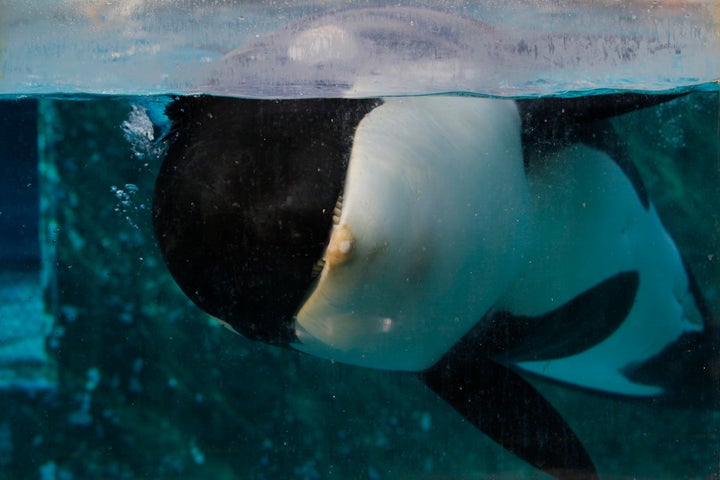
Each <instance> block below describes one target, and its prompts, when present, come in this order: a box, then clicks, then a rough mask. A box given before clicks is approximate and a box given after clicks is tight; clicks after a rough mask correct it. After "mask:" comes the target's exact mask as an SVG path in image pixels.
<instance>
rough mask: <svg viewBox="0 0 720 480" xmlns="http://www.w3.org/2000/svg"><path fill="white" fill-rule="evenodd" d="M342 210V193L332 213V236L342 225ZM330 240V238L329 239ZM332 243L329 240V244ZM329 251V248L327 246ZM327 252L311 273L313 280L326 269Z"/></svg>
mask: <svg viewBox="0 0 720 480" xmlns="http://www.w3.org/2000/svg"><path fill="white" fill-rule="evenodd" d="M342 208H343V194H342V192H341V193H340V195H338V198H337V201H336V202H335V206H334V207H333V213H332V223H333V224H332V227H331V229H330V235H332V229H334V228H335V227H336V226H337V225H339V224H340V215H342ZM328 238H329V237H328ZM329 242H330V241H329V240H328V243H329ZM326 249H327V246H326ZM325 262H326V260H325V252H323V256H322V257H320V258H319V259H318V260H317V261H316V262H315V265H313V268H312V272H311V278H313V279H315V278H317V277H318V276H320V273H322V270H323V268H324V267H325Z"/></svg>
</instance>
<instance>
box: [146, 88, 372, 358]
mask: <svg viewBox="0 0 720 480" xmlns="http://www.w3.org/2000/svg"><path fill="white" fill-rule="evenodd" d="M379 103H380V102H379V101H378V100H344V99H332V100H292V101H290V100H287V101H271V100H244V99H231V98H219V97H208V96H200V97H183V98H179V99H177V100H176V101H175V102H173V103H172V104H171V105H169V106H168V109H167V114H168V116H169V118H170V120H171V121H172V122H173V125H172V129H171V131H170V133H169V134H168V137H167V141H168V142H169V147H168V150H167V155H166V158H165V161H164V162H163V165H162V167H161V169H160V173H159V175H158V178H157V181H156V184H155V194H154V198H153V224H154V228H155V235H156V237H157V239H158V243H159V245H160V249H161V250H162V254H163V257H164V259H165V262H166V263H167V265H168V267H169V269H170V272H171V273H172V275H173V277H174V278H175V280H176V281H177V283H178V284H179V285H180V287H181V288H182V290H183V291H184V292H185V294H186V295H187V296H188V297H190V299H192V300H193V302H195V303H196V304H197V305H198V306H200V307H201V308H202V309H203V310H205V311H206V312H208V313H210V314H211V315H213V316H215V317H217V318H220V319H222V320H224V321H226V322H228V323H229V324H230V325H232V326H233V327H234V328H235V329H236V330H237V331H238V332H240V333H241V334H243V335H245V336H247V337H249V338H252V339H256V340H261V341H265V342H268V343H274V344H287V343H289V342H292V341H293V340H294V338H295V334H294V320H293V318H292V317H293V315H294V313H295V311H296V309H297V308H298V305H299V304H300V302H301V300H302V298H303V296H304V295H305V294H306V292H307V290H308V288H309V287H310V285H311V283H312V270H313V265H314V264H315V262H316V261H317V260H318V259H319V258H320V257H321V256H322V253H323V251H324V249H325V246H326V243H327V239H328V236H329V233H330V229H331V226H332V212H333V207H334V205H335V202H336V200H337V198H338V195H339V194H340V192H341V191H342V189H343V184H344V181H345V174H346V170H347V165H348V161H349V154H350V147H351V146H352V137H353V135H354V132H355V128H356V127H357V124H358V123H359V122H360V120H361V119H362V118H363V117H364V116H365V115H366V114H367V113H368V112H369V111H370V110H372V109H373V108H374V107H375V106H377V105H379Z"/></svg>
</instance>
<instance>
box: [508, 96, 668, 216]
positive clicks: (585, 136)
mask: <svg viewBox="0 0 720 480" xmlns="http://www.w3.org/2000/svg"><path fill="white" fill-rule="evenodd" d="M680 96H681V94H670V95H647V94H638V93H619V94H611V95H598V96H585V97H576V98H558V97H547V98H539V99H532V100H517V105H518V110H519V112H520V118H521V120H522V141H523V152H524V156H525V161H526V162H527V161H538V160H537V159H538V158H542V157H544V156H545V155H547V154H548V153H549V152H552V151H554V150H557V149H559V148H562V147H565V146H568V145H570V144H572V143H577V142H581V143H585V144H587V145H588V146H590V147H593V148H597V149H598V150H602V151H604V152H606V153H608V154H609V155H610V157H611V158H612V159H613V160H614V161H615V162H616V163H617V164H618V166H619V167H620V169H621V170H622V171H623V173H624V174H625V175H626V176H627V177H628V179H629V180H630V182H631V183H632V185H633V188H634V189H635V192H636V193H637V196H638V198H639V199H640V202H641V203H642V205H643V207H644V208H645V210H648V209H649V208H650V198H649V196H648V192H647V190H646V189H645V185H644V184H643V182H642V179H641V178H640V173H639V172H638V170H637V168H636V167H635V165H634V164H633V163H632V161H631V160H630V158H629V155H628V153H627V151H626V148H625V145H624V144H623V142H622V141H621V139H620V137H619V136H618V134H617V132H616V131H615V129H614V127H613V126H612V124H611V123H610V121H609V120H610V119H611V118H612V117H616V116H618V115H622V114H624V113H629V112H633V111H635V110H640V109H643V108H648V107H653V106H656V105H659V104H661V103H665V102H668V101H670V100H673V99H675V98H678V97H680Z"/></svg>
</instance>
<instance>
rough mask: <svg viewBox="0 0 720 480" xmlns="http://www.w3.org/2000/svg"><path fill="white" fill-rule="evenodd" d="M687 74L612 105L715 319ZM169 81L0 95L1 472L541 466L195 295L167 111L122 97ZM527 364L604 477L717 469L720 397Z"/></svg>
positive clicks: (713, 189)
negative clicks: (206, 309) (252, 335)
mask: <svg viewBox="0 0 720 480" xmlns="http://www.w3.org/2000/svg"><path fill="white" fill-rule="evenodd" d="M590 93H592V94H598V93H610V92H608V91H602V92H600V91H594V92H583V93H582V94H583V95H588V94H590ZM686 93H688V94H687V95H685V96H682V97H680V98H678V99H675V100H673V101H671V102H668V103H665V104H662V105H660V106H657V107H653V108H650V109H646V110H642V111H638V112H634V113H630V114H626V115H623V116H621V117H617V118H616V119H614V120H613V122H614V124H615V127H616V128H617V130H618V131H619V132H621V133H622V135H623V136H624V138H625V140H626V142H627V145H628V148H629V151H630V153H631V156H632V159H633V162H635V163H636V165H637V166H638V168H639V170H640V172H641V175H642V177H643V181H644V182H645V184H646V186H647V187H648V190H649V191H650V196H651V198H652V201H653V203H654V204H655V206H656V208H657V210H658V212H659V214H660V217H661V218H662V220H663V223H664V224H665V226H666V228H667V230H668V231H669V232H670V234H671V235H672V237H673V239H674V240H675V242H676V243H677V245H678V247H679V249H680V251H681V252H682V254H683V256H684V257H685V259H686V260H687V262H688V264H689V267H690V269H691V270H692V271H693V273H694V274H695V276H696V278H697V280H698V283H699V286H700V290H701V291H702V293H703V295H704V296H705V298H706V300H707V302H708V306H709V308H710V311H711V314H712V315H711V317H712V319H713V321H714V322H716V325H717V326H720V251H719V250H720V97H719V94H718V90H717V84H706V85H703V86H702V87H698V88H688V89H686ZM577 95H578V93H577V92H575V93H570V92H569V93H568V94H567V96H577ZM166 100H167V98H166V97H122V96H114V97H102V96H99V97H98V96H73V97H70V98H68V97H63V96H52V97H32V98H27V97H26V98H23V99H22V100H20V99H15V98H9V97H6V98H4V99H3V100H1V101H0V121H2V122H3V124H2V125H3V127H4V130H3V132H5V135H4V136H2V137H0V141H2V149H0V152H2V153H0V169H2V170H1V172H2V173H1V174H0V177H2V178H3V179H4V182H5V183H4V187H3V190H2V193H3V195H1V196H0V202H1V203H0V212H2V214H1V215H0V232H3V237H2V243H0V248H1V250H0V262H1V263H0V265H2V271H0V281H2V282H3V284H0V292H3V293H7V295H5V296H3V294H0V299H2V300H3V303H4V304H3V310H2V312H3V314H2V317H0V325H2V326H3V327H2V330H3V331H4V332H8V333H7V338H4V339H0V353H1V355H0V368H1V369H2V371H3V372H2V375H0V385H2V393H1V394H0V405H1V407H2V408H1V409H0V478H8V479H15V478H18V479H20V478H23V479H24V478H41V479H79V478H109V479H110V478H112V479H125V478H127V479H134V478H218V479H232V478H255V479H275V478H297V479H325V478H328V479H332V478H337V479H373V480H374V479H398V478H399V479H402V478H407V479H410V478H413V479H416V478H422V479H440V478H448V479H450V478H452V479H465V478H467V479H485V478H492V479H496V478H498V479H500V478H519V477H521V478H546V477H544V476H543V475H542V474H541V473H539V472H537V471H536V470H534V469H532V468H531V467H530V466H528V465H526V464H525V463H523V462H522V461H520V460H518V459H517V458H516V457H515V456H513V455H512V454H511V453H508V452H507V451H505V450H503V449H502V448H501V447H499V446H498V445H496V444H495V443H493V442H492V441H490V440H489V439H488V438H487V437H485V436H484V435H483V434H482V433H480V432H479V431H478V430H476V429H475V428H474V427H472V426H471V425H470V424H468V423H467V422H466V421H464V420H463V419H462V418H461V417H460V416H459V415H458V414H457V413H456V412H455V411H454V410H453V409H452V408H450V407H449V406H447V405H446V404H445V403H444V402H443V401H441V400H440V399H438V398H436V397H435V396H434V395H433V394H432V392H430V391H429V390H428V389H427V388H425V387H424V386H423V385H422V384H421V383H420V382H418V381H417V379H416V378H415V377H413V376H409V375H405V374H401V373H397V372H383V371H374V370H366V369H361V368H354V367H351V366H345V365H341V364H335V363H331V362H327V361H323V360H320V359H315V358H312V357H309V356H304V355H300V354H297V353H295V352H291V351H285V350H281V349H278V348H275V347H270V346H266V345H263V344H260V343H256V342H251V341H249V340H246V339H244V338H242V337H240V336H239V335H234V334H232V333H231V332H229V331H227V330H225V329H223V328H219V327H218V326H217V325H216V323H215V322H214V321H213V320H212V319H210V318H209V317H208V316H207V315H205V314H204V313H202V312H201V311H200V310H198V309H197V307H195V306H194V305H193V304H192V303H191V302H190V301H189V300H188V299H187V298H186V297H185V296H184V295H183V294H182V293H181V292H180V291H179V289H178V288H177V287H176V286H175V284H174V282H173V280H172V278H171V277H170V276H169V274H168V273H167V270H166V267H165V265H164V264H163V262H162V260H161V259H160V256H159V252H158V250H157V245H156V242H155V239H154V237H153V234H152V227H151V218H150V203H151V198H152V191H153V185H154V181H155V177H156V175H157V171H158V169H159V166H160V162H161V160H162V158H161V155H162V148H160V147H159V146H158V144H157V142H156V139H157V137H158V136H159V135H161V134H162V130H163V125H155V126H153V125H152V124H151V123H148V121H147V119H146V118H145V117H144V116H143V115H139V114H138V113H137V112H138V111H139V110H137V108H135V109H134V108H133V106H136V105H143V106H144V108H146V109H148V110H147V111H149V113H150V114H151V115H150V116H151V117H153V118H155V119H158V118H160V117H158V116H154V115H152V114H153V112H154V113H158V112H159V110H160V109H161V107H162V105H163V104H164V102H165V101H166ZM153 105H154V106H155V110H153ZM133 112H135V113H133ZM34 236H36V237H34ZM33 237H34V238H39V240H38V241H37V244H36V243H34V240H33ZM28 279H29V280H28ZM3 285H4V286H3ZM22 285H27V287H26V288H27V293H20V294H18V293H16V292H17V291H18V290H19V288H20V287H21V286H22ZM11 287H13V288H14V290H11ZM10 292H13V294H12V295H10ZM6 312H9V313H6ZM17 325H21V326H22V327H18V326H17ZM19 329H22V331H20V330H19ZM12 332H15V333H14V334H13V335H14V336H13V335H11V333H12ZM18 339H19V340H21V341H24V342H25V343H23V344H22V345H24V346H23V347H22V348H20V347H17V346H18V345H20V343H18ZM716 353H717V352H716ZM714 365H718V363H715V364H714ZM716 378H720V375H718V376H716ZM532 381H533V384H534V385H536V387H537V388H538V389H539V390H540V391H541V392H542V393H543V394H545V395H546V396H547V397H548V398H549V399H551V401H552V402H553V404H554V405H555V406H556V408H557V409H558V410H559V411H560V412H561V414H562V415H563V416H564V417H565V418H566V419H567V421H568V422H569V423H570V424H571V425H572V426H573V428H574V429H575V430H576V432H577V434H578V436H579V437H580V438H581V440H582V441H583V443H584V444H585V446H586V448H587V449H588V452H589V453H590V454H591V456H592V457H593V460H594V461H595V463H596V465H597V467H598V470H599V472H600V474H601V477H602V478H610V479H626V478H628V479H629V478H638V479H660V478H720V473H719V472H720V454H719V453H718V452H720V412H717V411H713V410H709V409H702V408H692V409H691V408H682V407H681V406H680V407H667V406H662V405H655V404H653V403H652V402H638V401H630V400H628V399H625V398H618V397H612V396H607V395H598V394H595V393H592V392H588V391H580V390H577V389H572V388H566V387H564V386H562V385H557V384H551V383H549V382H543V381H540V380H537V379H533V380H532ZM708 388H709V389H714V390H715V392H716V393H717V394H720V384H716V385H709V386H708Z"/></svg>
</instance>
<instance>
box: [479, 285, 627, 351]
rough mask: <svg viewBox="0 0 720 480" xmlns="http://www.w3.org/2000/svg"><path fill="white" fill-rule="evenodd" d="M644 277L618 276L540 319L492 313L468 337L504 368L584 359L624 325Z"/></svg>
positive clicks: (503, 312)
mask: <svg viewBox="0 0 720 480" xmlns="http://www.w3.org/2000/svg"><path fill="white" fill-rule="evenodd" d="M639 283H640V276H639V274H638V272H636V271H628V272H620V273H618V274H616V275H613V276H612V277H610V278H608V279H607V280H604V281H602V282H600V283H598V284H597V285H595V286H594V287H592V288H590V289H588V290H586V291H585V292H583V293H581V294H580V295H578V296H577V297H575V298H573V299H572V300H570V301H568V302H567V303H565V304H563V305H562V306H560V307H558V308H556V309H555V310H552V311H551V312H548V313H545V314H543V315H541V316H538V317H527V316H520V315H512V314H511V313H509V312H505V311H501V312H491V313H490V314H488V316H486V318H484V319H483V320H482V321H481V322H479V323H478V325H477V326H476V327H475V328H474V329H473V330H471V331H470V333H468V335H470V336H471V337H472V339H473V341H472V342H473V344H474V345H475V348H478V349H482V350H483V352H484V353H485V354H486V355H488V356H491V357H493V358H496V359H498V360H501V361H503V362H506V361H507V362H524V361H535V360H551V359H556V358H563V357H569V356H571V355H575V354H578V353H581V352H583V351H585V350H587V349H589V348H591V347H593V346H594V345H597V344H598V343H600V342H602V341H603V340H605V339H606V338H608V337H609V336H610V335H611V334H612V333H613V332H615V331H616V330H617V329H618V327H619V326H620V325H621V324H622V323H623V322H624V321H625V319H626V318H627V315H628V313H630V309H631V308H632V306H633V302H634V301H635V296H636V294H637V290H638V286H639Z"/></svg>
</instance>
